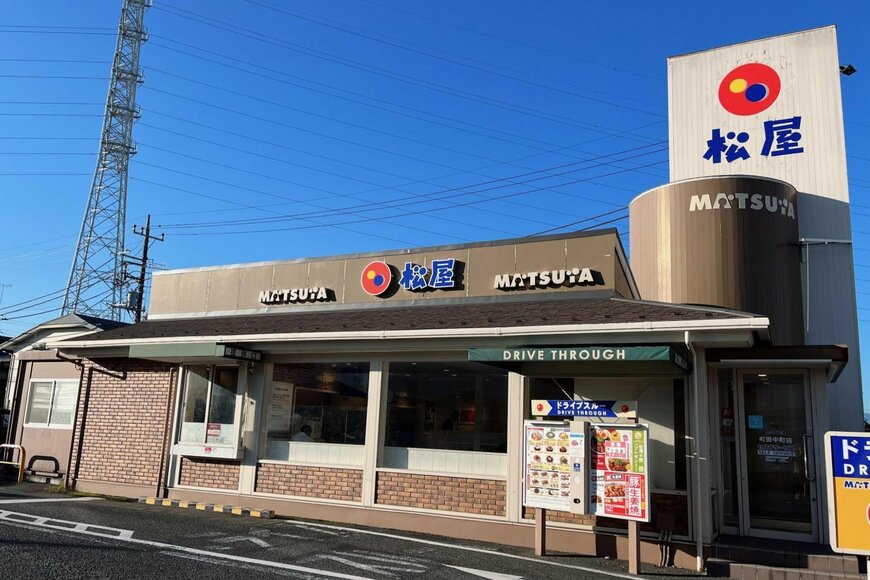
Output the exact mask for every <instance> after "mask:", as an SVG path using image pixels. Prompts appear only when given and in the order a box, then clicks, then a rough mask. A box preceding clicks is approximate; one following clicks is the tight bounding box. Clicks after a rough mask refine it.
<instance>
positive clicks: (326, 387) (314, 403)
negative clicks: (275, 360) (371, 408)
mask: <svg viewBox="0 0 870 580" xmlns="http://www.w3.org/2000/svg"><path fill="white" fill-rule="evenodd" d="M368 384H369V364H368V363H348V362H346V363H287V364H276V365H275V369H274V373H273V377H272V400H271V404H270V406H269V424H268V436H267V438H268V439H269V440H270V441H296V442H322V443H340V444H353V445H362V444H363V443H365V430H366V405H367V401H368Z"/></svg>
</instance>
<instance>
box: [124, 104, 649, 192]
mask: <svg viewBox="0 0 870 580" xmlns="http://www.w3.org/2000/svg"><path fill="white" fill-rule="evenodd" d="M145 110H146V111H147V112H149V113H151V114H157V115H159V116H164V117H167V118H169V119H173V120H175V121H180V122H184V123H188V124H192V125H194V126H197V127H203V128H207V129H210V130H213V131H216V132H219V133H225V134H229V135H232V136H234V137H242V138H244V139H250V140H252V141H255V142H258V143H263V144H267V145H270V146H273V147H277V148H280V149H286V150H289V151H295V152H299V153H303V154H306V155H310V156H313V157H318V158H322V159H326V160H329V161H332V162H337V163H343V164H347V165H350V166H352V167H359V168H361V169H365V170H367V171H374V172H378V173H383V174H386V175H391V176H393V177H399V178H402V179H409V177H407V176H404V175H399V174H396V173H393V172H387V171H383V170H381V169H379V168H374V167H370V166H365V165H360V164H357V163H353V162H348V161H345V160H342V159H337V158H334V157H330V156H327V155H321V154H318V153H311V152H308V151H305V150H302V149H298V148H295V147H289V146H287V145H284V144H279V143H274V142H271V141H266V140H263V139H258V138H256V137H253V136H250V135H246V134H243V133H238V132H235V131H228V130H226V129H222V128H219V127H215V126H211V125H207V124H204V123H199V122H196V121H191V120H189V119H186V118H184V117H178V116H176V115H170V114H167V113H164V112H161V111H156V110H153V109H145ZM237 113H238V112H237ZM242 114H244V113H242ZM279 124H280V123H279ZM139 125H140V126H142V127H146V128H152V129H155V130H158V131H162V132H168V133H171V134H175V135H179V136H181V137H185V138H189V139H192V140H196V141H200V142H205V143H209V144H212V145H216V146H219V147H229V148H231V149H233V150H240V149H239V148H235V147H232V146H227V145H225V144H223V143H218V142H215V141H212V140H207V139H203V138H200V137H195V136H193V135H190V134H188V133H182V132H179V131H175V130H172V129H167V128H164V127H160V126H156V125H151V124H149V123H140V124H139ZM327 137H329V136H327ZM593 141H594V140H593ZM664 143H665V141H662V142H660V143H657V144H655V145H658V144H664ZM582 144H583V143H580V144H577V145H582ZM359 145H360V146H363V147H370V146H366V145H364V144H362V143H360V144H359ZM577 145H571V146H568V148H571V147H576V146H577ZM563 149H564V148H562V149H556V150H552V151H548V152H547V153H553V152H559V151H561V150H563ZM240 151H242V152H244V153H247V154H251V155H258V156H259V155H260V154H259V153H255V152H251V151H249V150H247V149H241V150H240ZM537 156H538V154H535V155H529V156H524V157H520V158H517V159H513V160H510V161H498V162H497V163H494V164H491V165H488V166H485V167H482V168H477V169H473V170H459V169H458V168H452V167H451V169H456V170H457V171H456V172H454V173H450V174H447V175H442V176H438V177H433V178H427V179H415V180H413V181H410V182H408V183H404V184H400V185H399V186H394V187H403V186H407V185H414V184H418V183H428V182H431V181H437V180H439V179H444V178H448V177H454V176H457V175H463V174H466V173H470V174H474V175H480V176H483V177H489V176H487V175H485V174H482V173H480V171H482V170H485V169H489V168H491V167H497V166H499V165H513V166H516V167H520V168H523V169H528V167H527V166H525V165H520V164H518V163H517V162H518V161H523V160H525V159H530V158H532V157H537ZM267 158H269V157H267ZM484 159H490V158H484ZM299 166H302V167H306V168H310V166H306V165H301V164H299ZM315 170H317V169H316V168H315ZM644 173H646V172H644ZM605 186H606V187H615V188H616V189H625V188H619V187H616V186H611V185H605ZM380 189H383V188H379V189H377V190H367V191H365V192H360V193H370V192H372V191H379V190H380ZM626 191H629V190H628V189H626Z"/></svg>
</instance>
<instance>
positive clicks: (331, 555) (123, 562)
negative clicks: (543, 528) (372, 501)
mask: <svg viewBox="0 0 870 580" xmlns="http://www.w3.org/2000/svg"><path fill="white" fill-rule="evenodd" d="M0 558H2V560H0V562H3V566H4V572H6V571H9V572H10V575H9V576H8V577H10V578H15V577H19V576H20V577H24V576H28V577H61V576H62V577H64V578H119V577H123V578H131V579H132V578H153V577H157V576H158V575H159V577H161V578H164V577H165V578H190V577H193V576H194V575H196V576H197V577H198V578H212V577H214V578H218V577H219V578H222V579H226V578H230V579H232V578H236V577H238V578H242V577H245V578H248V577H250V575H251V572H252V570H255V571H257V573H258V574H259V575H261V576H263V577H273V576H274V577H290V578H308V579H318V580H319V579H326V578H348V579H356V578H372V579H378V578H401V579H405V578H410V579H413V578H420V579H421V580H422V579H424V578H425V579H426V580H428V579H430V578H432V579H441V578H445V579H446V578H449V579H466V580H473V579H474V578H489V579H493V580H518V579H521V578H523V579H526V578H527V579H533V578H553V577H558V578H564V577H568V576H570V577H572V578H589V579H613V578H633V577H632V576H628V575H627V574H626V573H625V571H626V564H625V562H620V561H616V560H606V559H602V558H588V557H578V556H567V555H559V556H549V557H547V558H543V559H542V558H537V557H535V556H534V554H533V553H532V551H531V550H527V549H522V548H512V547H508V546H501V545H493V544H484V543H476V542H467V541H459V540H453V539H449V538H441V537H436V536H426V535H423V534H413V533H407V532H397V531H391V530H381V529H374V528H363V527H353V526H344V525H337V524H336V525H333V524H330V523H327V522H314V521H303V520H294V519H272V520H265V519H256V518H247V517H236V516H231V515H227V514H215V513H210V512H202V511H196V510H185V509H179V508H169V507H165V508H164V507H160V506H146V505H143V504H138V503H132V502H122V501H114V500H108V499H101V498H88V497H75V496H72V495H69V494H61V493H47V492H46V491H45V489H44V488H40V487H35V486H28V485H25V486H14V487H9V486H7V487H0ZM643 572H644V576H647V577H656V578H668V577H674V578H683V579H685V578H687V577H691V575H690V574H687V573H680V571H677V570H674V569H661V568H654V567H652V566H644V568H643Z"/></svg>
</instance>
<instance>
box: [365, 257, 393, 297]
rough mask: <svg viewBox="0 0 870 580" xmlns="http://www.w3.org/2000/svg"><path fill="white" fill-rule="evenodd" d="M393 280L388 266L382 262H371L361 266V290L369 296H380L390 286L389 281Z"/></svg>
mask: <svg viewBox="0 0 870 580" xmlns="http://www.w3.org/2000/svg"><path fill="white" fill-rule="evenodd" d="M392 281H393V273H392V272H391V271H390V267H389V266H388V265H387V264H385V263H384V262H380V261H378V262H372V263H371V264H369V265H368V266H366V267H365V268H363V273H362V278H361V279H360V282H361V283H362V287H363V290H365V291H366V294H369V295H371V296H380V295H381V294H383V293H384V292H386V291H387V289H388V288H389V287H390V282H392Z"/></svg>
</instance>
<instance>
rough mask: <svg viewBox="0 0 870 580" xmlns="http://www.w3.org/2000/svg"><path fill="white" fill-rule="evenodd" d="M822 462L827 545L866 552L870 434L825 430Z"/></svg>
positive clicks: (868, 539)
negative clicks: (827, 525) (826, 510)
mask: <svg viewBox="0 0 870 580" xmlns="http://www.w3.org/2000/svg"><path fill="white" fill-rule="evenodd" d="M825 465H826V468H827V469H826V480H827V486H828V520H829V526H830V536H831V538H830V543H831V548H832V549H833V550H834V551H835V552H844V553H847V554H864V555H870V433H849V432H843V431H831V432H829V433H826V434H825Z"/></svg>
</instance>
